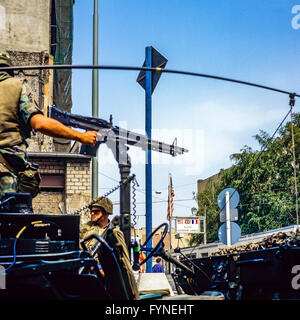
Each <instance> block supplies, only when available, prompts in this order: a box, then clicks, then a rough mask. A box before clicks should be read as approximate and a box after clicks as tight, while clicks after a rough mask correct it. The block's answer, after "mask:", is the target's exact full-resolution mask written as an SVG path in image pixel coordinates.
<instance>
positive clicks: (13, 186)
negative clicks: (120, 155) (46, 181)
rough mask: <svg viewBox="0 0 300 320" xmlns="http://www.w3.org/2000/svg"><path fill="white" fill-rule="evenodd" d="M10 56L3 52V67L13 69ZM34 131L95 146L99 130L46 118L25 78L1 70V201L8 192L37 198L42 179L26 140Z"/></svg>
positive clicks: (1, 60) (1, 56) (0, 60)
mask: <svg viewBox="0 0 300 320" xmlns="http://www.w3.org/2000/svg"><path fill="white" fill-rule="evenodd" d="M11 66H12V60H11V58H10V56H9V54H8V53H7V52H6V51H4V50H1V49H0V67H11ZM32 130H35V131H39V132H41V133H43V134H45V135H48V136H51V137H56V138H65V139H70V140H77V141H80V142H81V143H83V144H88V145H92V146H93V145H95V143H96V137H97V135H99V134H98V133H97V132H96V131H87V132H84V133H82V132H79V131H76V130H73V129H71V128H69V127H67V126H64V125H63V124H61V123H60V122H58V121H56V120H54V119H51V118H47V117H46V116H44V115H43V112H42V111H41V110H40V109H39V107H38V106H37V104H36V103H35V101H34V99H33V95H32V92H31V89H30V87H29V85H28V83H27V81H26V80H24V79H19V78H14V74H13V72H12V71H4V70H0V198H1V197H2V196H3V195H4V194H5V193H6V192H29V193H31V194H32V196H33V197H35V196H36V195H37V193H38V190H39V183H40V176H39V174H38V172H37V168H36V167H35V166H34V165H32V164H31V163H30V162H28V156H27V154H26V148H27V147H28V145H27V143H26V139H27V138H30V136H31V132H32Z"/></svg>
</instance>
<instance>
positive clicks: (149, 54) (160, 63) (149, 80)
mask: <svg viewBox="0 0 300 320" xmlns="http://www.w3.org/2000/svg"><path fill="white" fill-rule="evenodd" d="M167 61H168V60H167V59H166V58H165V57H164V56H163V55H162V54H161V53H159V52H158V51H157V50H156V49H155V48H153V47H152V46H149V47H146V57H145V62H144V64H143V67H146V68H156V67H159V68H164V67H165V66H166V64H167ZM160 76H161V72H154V73H153V72H152V71H144V70H142V71H141V72H140V73H139V75H138V77H137V80H136V81H137V82H138V83H139V84H140V85H141V86H142V87H143V88H144V89H145V104H146V110H145V115H146V116H145V118H146V119H145V122H146V134H147V137H148V139H151V130H152V93H153V91H154V89H155V87H156V85H157V83H158V80H159V78H160ZM145 175H146V238H147V237H148V236H149V235H150V234H151V233H152V159H151V149H148V150H147V151H146V168H145ZM147 247H148V248H151V247H152V240H150V241H149V242H148V244H147ZM146 271H147V272H151V271H152V259H149V260H148V261H147V262H146Z"/></svg>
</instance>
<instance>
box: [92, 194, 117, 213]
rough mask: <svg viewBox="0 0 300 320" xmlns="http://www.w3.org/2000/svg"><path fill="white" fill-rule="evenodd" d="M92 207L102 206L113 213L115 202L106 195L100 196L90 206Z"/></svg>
mask: <svg viewBox="0 0 300 320" xmlns="http://www.w3.org/2000/svg"><path fill="white" fill-rule="evenodd" d="M92 207H101V208H103V209H104V210H105V212H106V213H108V214H112V213H113V203H112V202H111V201H110V200H109V199H108V198H106V197H99V198H98V199H97V200H96V201H95V202H93V204H91V205H90V206H89V208H90V209H91V208H92Z"/></svg>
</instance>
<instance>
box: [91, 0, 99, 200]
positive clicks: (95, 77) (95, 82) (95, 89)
mask: <svg viewBox="0 0 300 320" xmlns="http://www.w3.org/2000/svg"><path fill="white" fill-rule="evenodd" d="M93 65H98V0H94V16H93ZM92 116H93V117H94V118H99V70H98V69H93V74H92ZM97 196H98V157H97V156H96V157H93V159H92V198H93V199H94V198H96V197H97Z"/></svg>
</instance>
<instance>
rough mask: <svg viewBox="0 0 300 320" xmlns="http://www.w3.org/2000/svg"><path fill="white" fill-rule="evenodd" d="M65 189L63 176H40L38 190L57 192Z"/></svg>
mask: <svg viewBox="0 0 300 320" xmlns="http://www.w3.org/2000/svg"><path fill="white" fill-rule="evenodd" d="M64 188H65V177H64V175H62V174H60V175H49V174H44V175H41V183H40V189H41V190H42V191H46V190H57V191H61V190H63V189H64Z"/></svg>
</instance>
